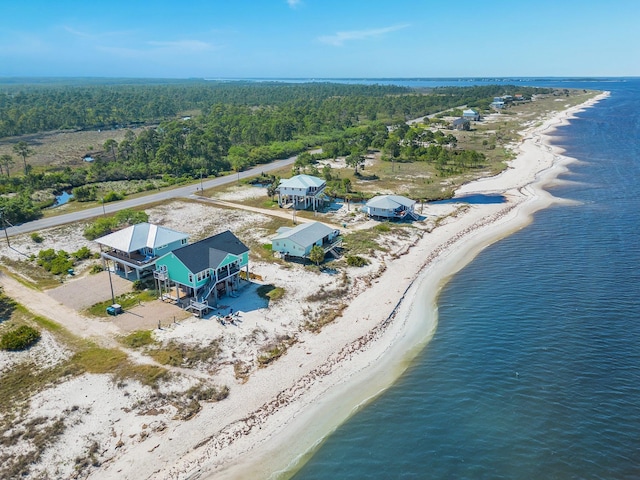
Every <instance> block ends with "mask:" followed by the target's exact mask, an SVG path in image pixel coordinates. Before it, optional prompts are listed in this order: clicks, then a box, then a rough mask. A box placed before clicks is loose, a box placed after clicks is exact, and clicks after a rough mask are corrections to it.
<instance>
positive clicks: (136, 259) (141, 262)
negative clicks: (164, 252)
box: [102, 250, 158, 267]
mask: <svg viewBox="0 0 640 480" xmlns="http://www.w3.org/2000/svg"><path fill="white" fill-rule="evenodd" d="M102 255H106V256H108V257H109V258H112V259H114V260H119V261H122V262H126V263H129V264H131V265H135V266H138V267H144V266H146V265H151V264H153V263H154V262H155V261H156V260H157V259H158V257H151V256H145V255H142V254H140V253H138V252H133V253H123V252H120V251H118V250H108V251H106V252H102Z"/></svg>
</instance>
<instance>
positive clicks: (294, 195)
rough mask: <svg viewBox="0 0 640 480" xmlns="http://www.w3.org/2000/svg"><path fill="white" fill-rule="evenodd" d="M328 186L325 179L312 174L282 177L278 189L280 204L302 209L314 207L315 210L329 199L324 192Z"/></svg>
mask: <svg viewBox="0 0 640 480" xmlns="http://www.w3.org/2000/svg"><path fill="white" fill-rule="evenodd" d="M326 186H327V182H326V181H325V180H323V179H321V178H318V177H314V176H312V175H296V176H295V177H291V178H286V179H282V180H280V185H278V188H277V189H276V192H277V193H278V205H280V207H285V206H293V208H295V209H302V210H304V209H307V208H310V207H313V209H314V210H315V209H316V208H317V207H319V206H321V205H323V204H324V202H325V201H326V200H327V196H326V195H325V193H324V189H325V187H326Z"/></svg>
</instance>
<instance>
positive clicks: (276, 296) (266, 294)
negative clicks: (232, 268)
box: [257, 284, 284, 302]
mask: <svg viewBox="0 0 640 480" xmlns="http://www.w3.org/2000/svg"><path fill="white" fill-rule="evenodd" d="M257 291H258V295H259V296H261V297H262V298H264V299H267V300H273V301H274V302H275V301H276V300H280V299H281V298H282V297H283V296H284V288H282V287H276V286H274V285H271V284H269V285H262V286H260V287H258V290H257Z"/></svg>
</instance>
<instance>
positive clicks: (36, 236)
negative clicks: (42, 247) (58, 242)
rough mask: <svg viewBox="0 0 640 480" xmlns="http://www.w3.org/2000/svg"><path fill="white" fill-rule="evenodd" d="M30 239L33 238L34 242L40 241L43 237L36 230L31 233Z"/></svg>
mask: <svg viewBox="0 0 640 480" xmlns="http://www.w3.org/2000/svg"><path fill="white" fill-rule="evenodd" d="M31 240H33V241H34V242H36V243H42V242H43V240H44V238H42V237H41V236H40V234H39V233H38V232H33V233H32V234H31Z"/></svg>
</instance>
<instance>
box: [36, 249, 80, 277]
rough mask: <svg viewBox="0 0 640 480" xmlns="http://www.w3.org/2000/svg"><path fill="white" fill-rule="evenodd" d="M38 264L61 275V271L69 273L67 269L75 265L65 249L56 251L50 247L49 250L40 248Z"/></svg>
mask: <svg viewBox="0 0 640 480" xmlns="http://www.w3.org/2000/svg"><path fill="white" fill-rule="evenodd" d="M38 265H40V266H41V267H42V268H44V269H45V270H46V271H47V272H51V273H53V274H54V275H60V274H61V273H67V271H68V270H69V269H70V268H72V267H73V261H72V260H71V259H70V257H69V254H68V253H67V252H65V251H64V250H58V251H57V252H56V251H55V250H54V249H53V248H49V249H47V250H40V252H39V253H38Z"/></svg>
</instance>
